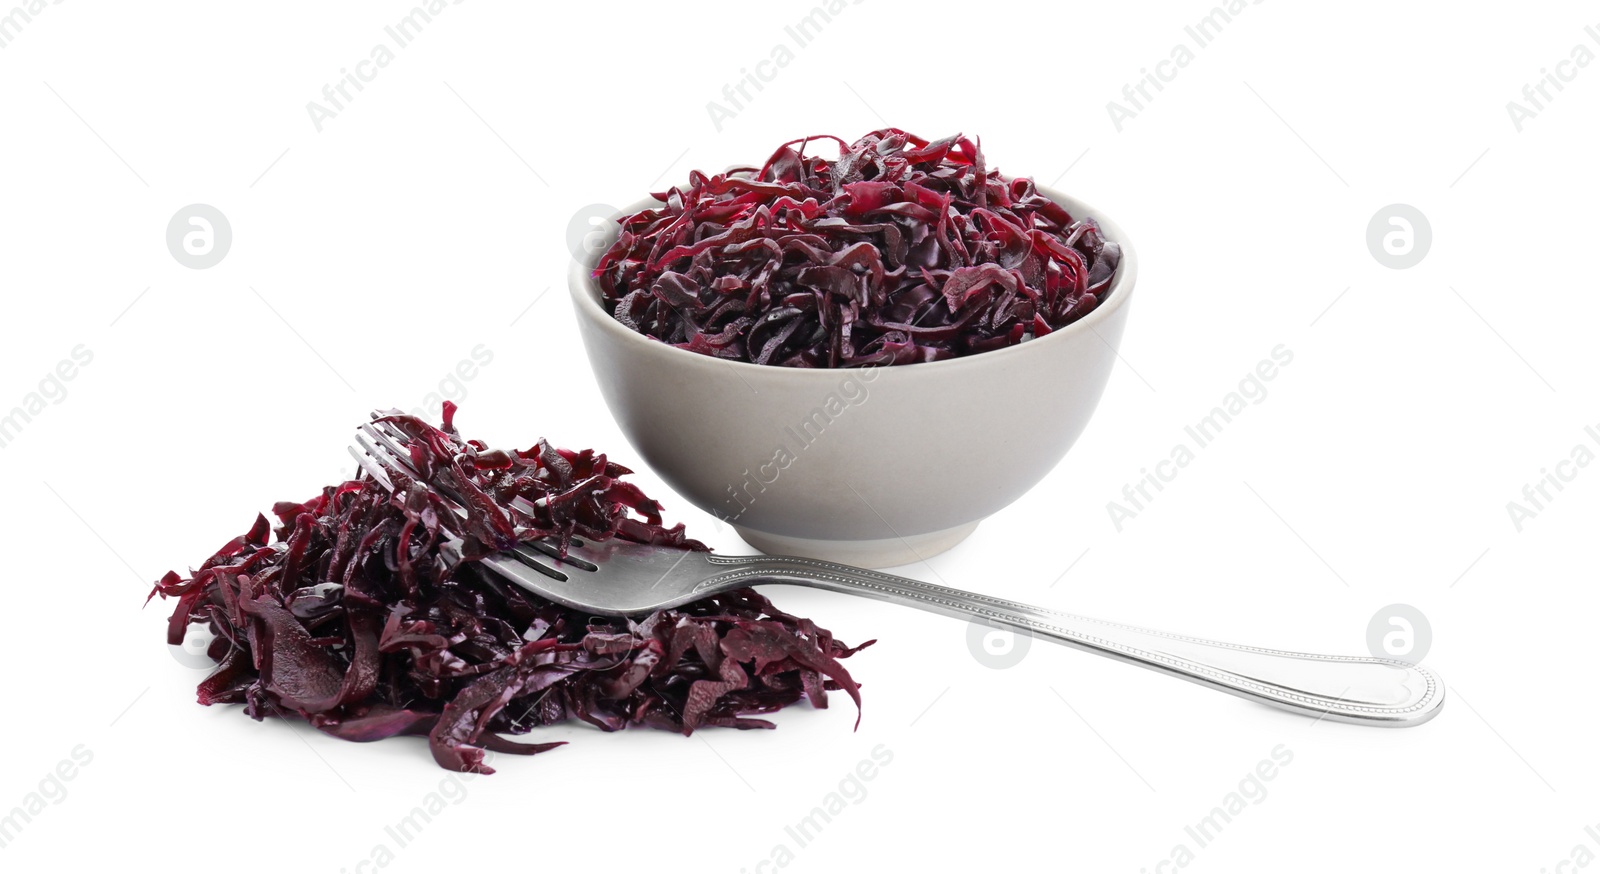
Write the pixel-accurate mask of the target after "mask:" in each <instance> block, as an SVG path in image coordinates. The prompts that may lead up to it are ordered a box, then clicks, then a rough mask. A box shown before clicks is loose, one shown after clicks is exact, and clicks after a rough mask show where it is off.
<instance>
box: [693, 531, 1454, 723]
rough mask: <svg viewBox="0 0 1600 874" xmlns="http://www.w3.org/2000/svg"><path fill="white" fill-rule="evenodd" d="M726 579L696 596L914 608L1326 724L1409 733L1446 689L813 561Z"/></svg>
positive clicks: (746, 561) (1387, 672)
mask: <svg viewBox="0 0 1600 874" xmlns="http://www.w3.org/2000/svg"><path fill="white" fill-rule="evenodd" d="M709 560H710V562H711V563H712V564H714V565H718V566H724V567H727V568H728V570H726V571H724V572H722V573H719V574H717V575H715V576H713V577H710V578H708V579H706V580H705V581H703V582H702V583H700V585H699V586H697V587H696V591H700V592H705V593H708V594H709V593H710V592H712V591H721V590H725V589H727V588H729V587H732V586H739V585H750V584H752V583H756V582H772V583H790V584H795V585H802V586H810V587H813V588H822V589H828V590H831V591H838V592H846V593H849V594H856V595H862V596H865V597H870V598H876V599H879V600H884V601H890V602H894V603H902V604H909V605H911V606H915V607H920V608H922V609H924V610H930V611H932V612H936V613H942V614H945V615H950V616H955V617H957V618H964V619H968V620H972V621H978V622H986V623H988V624H991V625H994V626H996V627H1011V628H1014V629H1017V630H1020V631H1022V632H1024V633H1027V634H1032V635H1034V636H1038V637H1043V638H1045V639H1048V640H1053V641H1055V642H1057V643H1062V644H1066V645H1068V646H1073V647H1077V648H1080V649H1086V650H1090V651H1093V652H1096V653H1099V654H1101V655H1106V656H1110V657H1112V658H1116V659H1119V660H1122V661H1126V662H1130V663H1133V664H1137V665H1140V666H1142V667H1146V668H1151V669H1153V670H1158V671H1162V672H1164V673H1167V674H1171V675H1174V676H1177V677H1180V678H1182V679H1185V680H1189V681H1191V682H1195V683H1199V684H1201V685H1206V686H1210V687H1212V688H1215V689H1219V690H1221V691H1225V692H1229V693H1231V694H1234V695H1238V696H1240V697H1243V698H1248V699H1251V700H1255V701H1258V702H1260V703H1263V704H1267V705H1270V706H1273V707H1278V708H1281V709H1285V710H1291V711H1297V712H1301V713H1305V714H1308V715H1311V716H1314V717H1316V718H1318V719H1327V720H1329V721H1337V722H1350V723H1358V724H1364V725H1382V726H1391V727H1404V726H1411V725H1417V724H1420V723H1422V722H1426V721H1427V720H1429V719H1431V718H1433V716H1435V715H1437V713H1438V712H1439V709H1440V708H1441V707H1442V705H1443V703H1444V697H1445V686H1444V683H1443V681H1442V680H1441V679H1440V678H1439V676H1438V675H1437V674H1436V673H1434V672H1433V671H1432V670H1430V669H1428V668H1425V667H1422V666H1420V665H1413V664H1410V663H1408V662H1403V661H1398V660H1393V659H1378V658H1370V657H1365V656H1338V655H1319V654H1315V653H1302V652H1292V651H1287V650H1277V649H1267V648H1263V647H1254V646H1245V645H1241V644H1234V643H1226V642H1222V641H1215V640H1207V639H1204V638H1199V637H1192V636H1187V635H1180V634H1172V633H1169V632H1164V631H1156V630H1153V629H1147V628H1140V627H1138V626H1133V625H1125V624H1122V623H1116V622H1108V621H1105V620H1100V619H1093V618H1090V617H1086V616H1078V615H1074V614H1071V613H1064V612H1060V611H1056V610H1048V609H1044V608H1040V607H1034V606H1031V605H1028V604H1022V603H1019V602H1016V601H1009V600H1006V599H1003V598H994V597H990V596H987V595H979V594H974V593H971V592H963V591H960V590H958V589H951V588H948V587H945V586H937V585H934V584H932V583H925V582H922V581H920V580H911V579H906V578H904V577H897V576H894V575H892V574H885V573H881V572H878V571H870V570H863V569H859V568H853V567H849V566H847V565H839V564H834V563H832V562H826V561H820V560H816V559H806V558H790V557H781V556H754V557H748V558H746V557H734V556H719V555H714V556H710V557H709Z"/></svg>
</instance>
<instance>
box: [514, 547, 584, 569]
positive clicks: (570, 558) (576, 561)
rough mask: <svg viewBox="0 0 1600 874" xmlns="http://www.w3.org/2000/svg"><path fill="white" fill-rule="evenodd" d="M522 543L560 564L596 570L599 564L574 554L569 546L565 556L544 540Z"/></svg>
mask: <svg viewBox="0 0 1600 874" xmlns="http://www.w3.org/2000/svg"><path fill="white" fill-rule="evenodd" d="M523 545H524V546H527V547H531V548H532V549H535V550H537V551H539V552H541V553H544V554H545V555H547V556H549V557H551V558H553V559H555V560H556V561H557V562H559V563H560V564H570V565H572V566H573V567H577V568H582V569H583V570H586V571H597V570H599V569H600V566H599V565H597V564H595V563H594V562H592V561H589V560H588V559H585V558H583V557H582V556H580V555H574V554H573V551H572V549H571V548H569V549H568V550H567V554H566V555H565V556H562V554H561V550H559V549H557V548H556V547H555V546H554V545H553V544H551V543H548V542H547V541H544V540H533V541H529V542H528V543H525V544H523ZM574 546H576V544H574Z"/></svg>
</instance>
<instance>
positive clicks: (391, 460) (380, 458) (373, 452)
mask: <svg viewBox="0 0 1600 874" xmlns="http://www.w3.org/2000/svg"><path fill="white" fill-rule="evenodd" d="M355 440H356V443H357V444H358V445H359V446H360V447H361V448H362V449H364V450H366V454H367V455H368V456H369V457H370V458H371V459H372V460H373V461H374V462H376V463H378V464H379V465H380V466H382V467H383V469H384V470H386V471H388V472H390V473H397V474H404V475H405V476H407V477H409V478H410V479H417V472H416V468H414V467H412V466H411V465H409V464H407V463H405V462H404V461H402V460H400V459H398V458H395V457H394V456H393V455H392V454H390V453H389V452H388V450H386V449H381V448H379V447H377V446H374V445H373V444H372V441H371V440H368V439H367V435H365V434H362V433H361V432H359V431H358V432H356V436H355ZM391 479H392V477H391ZM389 488H390V491H393V490H394V486H393V485H392V484H391V485H390V486H389Z"/></svg>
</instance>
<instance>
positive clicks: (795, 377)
mask: <svg viewBox="0 0 1600 874" xmlns="http://www.w3.org/2000/svg"><path fill="white" fill-rule="evenodd" d="M1039 190H1040V192H1042V193H1043V194H1045V195H1046V196H1048V197H1050V198H1052V199H1053V200H1055V201H1056V202H1057V203H1059V204H1061V205H1062V206H1065V207H1066V208H1067V210H1068V211H1069V212H1070V213H1072V215H1073V216H1074V217H1081V216H1084V215H1089V216H1093V217H1094V218H1095V220H1096V221H1098V222H1099V223H1100V225H1101V227H1102V228H1103V229H1104V231H1105V235H1106V238H1107V239H1109V240H1113V241H1115V242H1117V243H1119V244H1121V246H1122V262H1121V265H1120V266H1119V267H1118V268H1117V275H1116V278H1115V279H1114V280H1113V282H1112V286H1111V294H1110V296H1109V297H1108V298H1107V299H1106V300H1105V301H1104V302H1103V303H1101V304H1100V306H1098V307H1097V308H1095V310H1094V311H1093V312H1091V313H1090V314H1089V315H1087V316H1085V317H1084V318H1082V319H1080V320H1078V321H1077V322H1074V323H1073V324H1071V325H1068V326H1067V327H1065V328H1062V329H1061V330H1058V331H1055V332H1052V333H1051V334H1048V335H1046V336H1044V337H1041V338H1039V339H1037V340H1031V341H1028V342H1025V343H1022V344H1020V345H1017V346H1011V347H1007V348H1005V349H999V350H996V351H993V352H984V353H981V354H977V355H971V356H967V357H964V358H955V359H951V360H947V361H935V362H931V363H926V364H908V365H899V366H890V367H868V368H859V367H858V368H839V369H833V370H822V369H819V370H805V369H797V368H790V367H776V366H770V365H757V364H746V363H743V362H736V361H724V360H722V359H718V358H712V357H710V356H706V355H699V354H697V353H694V352H687V351H684V350H682V349H674V348H673V347H671V346H668V345H667V344H665V343H662V342H660V341H658V340H654V339H651V338H649V337H646V336H644V335H642V334H638V333H636V332H634V331H631V330H629V329H628V328H626V327H623V325H622V324H620V323H619V322H617V321H616V320H615V319H614V318H612V317H611V315H610V313H608V312H607V311H606V310H604V309H603V308H602V307H601V304H600V300H601V296H600V291H599V288H598V286H597V285H596V283H595V281H594V279H593V276H592V273H593V270H594V263H595V262H596V261H597V260H598V254H596V255H594V256H591V257H590V258H588V259H585V263H578V264H575V265H574V267H573V269H572V272H571V277H570V286H571V290H572V297H573V308H574V311H575V312H576V313H577V317H578V328H579V331H580V332H581V333H582V335H583V343H584V347H585V348H586V349H587V350H588V353H589V362H590V364H591V365H592V366H593V367H594V371H595V376H596V377H597V379H598V381H599V383H600V391H601V393H602V394H603V395H604V396H605V399H606V404H607V405H608V406H609V407H610V408H611V413H612V415H613V416H615V417H616V419H617V422H618V424H620V425H621V426H622V431H623V433H624V434H626V435H627V437H628V440H629V441H630V442H632V444H633V448H634V449H635V450H636V451H637V452H638V454H639V456H640V457H641V458H643V459H644V460H645V462H646V463H648V464H649V465H650V466H651V468H653V469H654V470H655V472H656V473H657V474H659V475H660V476H661V478H662V479H663V480H665V481H666V482H667V484H668V485H670V486H671V487H672V488H673V489H674V490H676V491H677V492H678V493H679V494H681V495H683V496H684V497H685V498H687V499H689V500H690V501H692V502H693V503H694V504H695V505H696V506H698V507H700V508H701V509H703V510H706V511H707V512H710V513H713V514H715V515H717V516H719V517H721V518H723V519H725V520H726V521H728V522H729V523H731V524H732V525H733V527H734V528H735V529H736V530H737V531H738V532H739V534H740V536H742V537H743V538H744V539H745V540H746V541H747V542H748V543H750V545H752V546H754V547H756V548H757V549H760V550H762V551H763V552H768V553H773V554H784V555H800V556H806V557H810V558H823V559H830V560H833V561H840V562H845V563H848V564H854V565H859V566H863V567H889V566H893V565H900V564H908V563H910V562H913V561H917V560H919V559H926V558H928V557H930V556H933V555H935V554H937V553H940V552H943V551H944V550H947V549H949V548H950V547H952V546H954V545H956V544H957V543H959V542H961V540H962V539H963V538H965V537H966V536H967V535H969V534H971V533H972V531H973V530H974V529H975V528H977V527H978V523H979V522H981V521H983V519H985V518H987V517H988V516H989V515H991V514H993V513H994V512H995V511H997V510H999V509H1001V508H1002V507H1005V506H1006V505H1007V504H1010V503H1011V502H1012V501H1014V500H1016V499H1017V498H1018V497H1020V496H1021V495H1022V494H1023V493H1024V492H1026V491H1027V490H1028V489H1030V488H1032V487H1033V486H1034V485H1036V484H1037V483H1038V482H1039V481H1040V480H1041V479H1043V478H1044V476H1045V475H1046V474H1048V473H1049V472H1050V470H1051V468H1053V467H1055V465H1056V463H1057V462H1059V461H1060V460H1061V458H1062V457H1063V456H1064V455H1066V452H1067V450H1068V449H1069V448H1071V446H1072V444H1073V442H1074V441H1075V440H1077V439H1078V435H1079V434H1080V433H1082V431H1083V428H1084V426H1085V425H1087V424H1088V423H1089V417H1090V416H1091V415H1092V414H1093V413H1094V409H1095V406H1096V405H1097V404H1098V403H1099V401H1100V395H1101V393H1102V392H1103V391H1104V389H1105V386H1106V380H1107V379H1108V378H1109V377H1110V376H1111V368H1112V365H1113V363H1115V361H1116V357H1117V344H1118V343H1119V341H1120V340H1121V338H1122V328H1123V324H1124V322H1126V320H1127V317H1128V300H1129V298H1130V297H1132V296H1133V285H1134V279H1135V278H1136V275H1137V273H1138V267H1139V262H1138V258H1137V257H1136V256H1135V254H1134V251H1133V247H1132V246H1131V245H1130V244H1129V242H1128V235H1127V234H1125V233H1123V231H1122V228H1120V227H1118V226H1117V225H1116V224H1115V223H1114V222H1111V221H1110V220H1108V219H1106V218H1105V217H1104V216H1102V215H1101V214H1100V213H1099V212H1097V211H1096V210H1094V209H1092V208H1090V207H1088V206H1087V205H1085V204H1084V203H1082V202H1080V201H1078V200H1075V199H1073V198H1070V197H1067V196H1065V195H1062V194H1060V193H1059V192H1056V191H1051V190H1049V189H1046V188H1040V189H1039ZM657 205H659V204H658V203H657V202H656V201H654V200H645V201H641V202H639V203H636V204H634V205H633V206H631V207H629V208H628V209H627V210H624V211H623V213H622V214H621V215H630V214H632V213H635V212H638V211H639V210H642V209H646V208H649V207H652V206H657ZM620 217H621V216H620V215H619V216H618V218H620ZM610 242H611V240H607V241H606V245H607V246H609V245H610ZM604 248H605V247H600V250H601V251H604Z"/></svg>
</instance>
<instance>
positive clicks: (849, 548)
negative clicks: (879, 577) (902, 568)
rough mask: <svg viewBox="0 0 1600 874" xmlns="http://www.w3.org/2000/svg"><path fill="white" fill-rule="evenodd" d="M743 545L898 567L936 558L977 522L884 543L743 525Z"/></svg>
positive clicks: (856, 563) (776, 552) (860, 564)
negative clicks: (820, 537) (790, 533)
mask: <svg viewBox="0 0 1600 874" xmlns="http://www.w3.org/2000/svg"><path fill="white" fill-rule="evenodd" d="M733 528H734V530H735V531H737V532H739V536H740V537H743V538H744V542H745V543H748V544H750V545H751V546H754V547H755V548H756V549H759V550H761V551H762V552H764V553H767V554H768V555H794V556H799V557H800V558H818V559H822V560H823V561H836V562H840V563H841V564H848V565H854V566H856V567H864V568H886V567H896V566H898V565H903V564H912V563H914V562H920V561H923V560H925V559H929V558H933V557H934V556H936V555H938V554H939V553H941V552H944V551H945V550H947V549H949V548H950V547H952V546H955V545H956V544H957V543H960V542H961V541H963V540H966V539H967V535H969V534H971V533H972V532H974V531H976V530H977V529H978V523H977V522H969V523H967V524H966V525H957V526H956V527H954V528H946V529H944V530H943V531H932V532H929V533H927V534H913V535H909V536H906V537H891V538H888V539H885V540H813V539H811V538H807V537H787V536H785V535H782V534H768V533H767V532H765V531H756V530H754V529H752V528H745V527H743V526H740V525H735V526H733Z"/></svg>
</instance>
